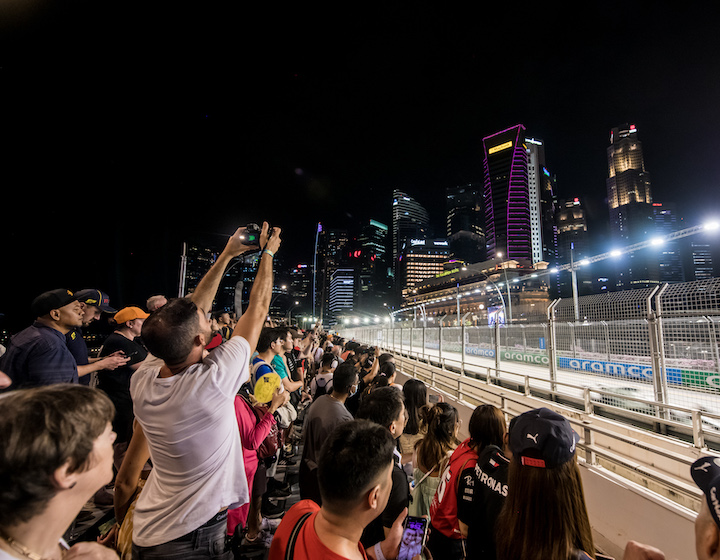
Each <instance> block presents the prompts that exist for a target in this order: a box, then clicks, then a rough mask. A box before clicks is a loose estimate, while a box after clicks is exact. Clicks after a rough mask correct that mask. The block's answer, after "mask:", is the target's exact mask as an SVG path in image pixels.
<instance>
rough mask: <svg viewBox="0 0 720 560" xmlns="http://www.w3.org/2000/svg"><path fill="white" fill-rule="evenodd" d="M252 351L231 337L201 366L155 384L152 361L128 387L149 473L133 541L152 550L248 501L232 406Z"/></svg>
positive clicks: (155, 369) (156, 369)
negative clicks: (146, 451)
mask: <svg viewBox="0 0 720 560" xmlns="http://www.w3.org/2000/svg"><path fill="white" fill-rule="evenodd" d="M250 353H251V352H250V347H249V345H248V343H247V341H246V340H245V339H244V338H242V337H240V336H234V337H232V338H231V339H230V340H228V341H227V342H225V343H223V344H222V345H221V346H218V347H217V348H215V349H214V350H213V351H212V352H210V354H208V356H207V357H206V358H205V359H204V360H203V361H202V362H201V363H198V364H195V365H192V366H190V367H189V368H187V369H186V370H185V371H183V372H181V373H179V374H177V375H174V376H172V377H166V378H160V377H158V373H159V372H160V368H161V367H162V366H163V362H162V360H159V359H158V358H155V357H153V356H149V357H148V359H147V360H146V361H145V362H143V365H142V366H140V368H139V369H138V370H137V371H136V372H135V374H134V375H133V376H132V379H131V381H130V394H131V396H132V399H133V406H134V410H135V417H136V418H137V420H138V422H139V423H140V425H141V426H142V429H143V431H144V432H145V436H146V438H147V440H148V447H149V449H150V457H151V459H152V462H153V469H152V471H151V473H150V476H149V477H148V479H147V482H146V483H145V487H144V488H143V491H142V492H141V493H140V496H139V498H138V501H137V505H136V507H135V516H134V518H133V542H134V543H135V544H136V545H138V546H145V547H147V546H156V545H159V544H163V543H166V542H169V541H171V540H173V539H176V538H178V537H181V536H183V535H185V534H187V533H189V532H191V531H194V530H195V529H197V528H198V527H200V526H202V525H204V524H205V523H206V522H207V521H209V520H210V519H211V518H212V517H213V515H215V514H216V513H218V512H219V511H220V510H221V509H222V508H224V507H230V508H233V507H239V506H240V505H242V504H244V503H247V502H248V501H249V495H248V488H247V478H246V475H245V466H244V462H243V451H242V445H241V443H240V431H239V428H238V424H237V418H236V416H235V408H234V400H235V395H236V394H237V392H238V390H239V389H240V387H241V386H242V384H243V383H245V382H246V381H247V380H248V375H249V372H248V364H249V358H250Z"/></svg>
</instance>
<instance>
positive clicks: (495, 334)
mask: <svg viewBox="0 0 720 560" xmlns="http://www.w3.org/2000/svg"><path fill="white" fill-rule="evenodd" d="M719 288H720V279H718V278H715V279H711V280H703V281H697V282H688V283H682V284H672V285H668V284H665V285H662V286H657V287H654V288H647V289H640V290H629V291H623V292H614V293H605V294H599V295H591V296H583V297H580V298H578V299H577V300H576V302H575V301H573V300H572V299H559V300H555V301H553V302H551V303H550V305H549V306H548V307H547V309H546V317H547V320H546V321H545V322H544V323H517V322H516V323H513V324H510V325H506V324H495V325H488V326H471V325H466V324H463V321H456V324H458V323H459V324H460V326H444V324H443V323H444V322H445V321H439V325H437V326H427V325H423V324H419V323H418V322H417V321H415V322H412V321H406V322H405V321H401V322H397V323H394V324H393V325H392V327H391V326H384V327H381V326H367V327H356V328H349V329H343V331H342V334H343V336H345V337H347V338H355V339H357V340H359V341H362V342H364V343H367V344H370V345H379V346H382V347H384V348H387V349H389V350H391V351H393V352H396V353H400V354H403V355H406V356H410V357H413V358H416V359H418V360H421V361H424V362H426V363H428V364H435V365H437V366H439V367H440V368H441V369H443V370H450V371H454V372H456V373H458V374H460V377H459V378H458V379H457V380H455V381H453V383H455V382H457V383H459V386H458V389H457V390H458V391H460V392H463V385H464V383H465V382H466V381H467V382H468V383H471V381H470V380H480V381H485V382H486V383H492V384H496V385H501V386H502V385H505V386H510V387H515V388H519V389H520V390H521V391H522V392H525V393H530V394H543V395H545V396H546V397H547V398H549V399H551V400H553V401H567V402H570V403H575V405H577V406H579V407H580V408H581V409H582V410H584V411H585V412H587V413H598V414H605V415H608V416H612V417H617V418H621V419H624V420H625V421H627V422H630V423H632V424H633V425H640V426H644V427H648V428H651V429H653V430H655V431H658V432H659V433H661V434H668V435H672V436H674V437H679V438H681V439H684V440H687V441H689V442H691V443H692V445H693V446H695V447H696V448H704V447H706V446H708V445H709V446H711V447H713V448H716V449H720V351H719V342H720V332H719V330H720V300H719V298H718V293H719V292H720V289H719ZM575 305H577V307H578V311H579V313H578V316H579V317H580V319H581V320H580V321H575ZM472 382H474V381H472Z"/></svg>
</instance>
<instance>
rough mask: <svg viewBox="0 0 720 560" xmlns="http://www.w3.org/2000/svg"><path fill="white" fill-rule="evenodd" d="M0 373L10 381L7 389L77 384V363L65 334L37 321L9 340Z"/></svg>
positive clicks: (0, 363)
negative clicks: (54, 384) (10, 383)
mask: <svg viewBox="0 0 720 560" xmlns="http://www.w3.org/2000/svg"><path fill="white" fill-rule="evenodd" d="M0 370H2V371H4V372H5V373H6V374H7V375H8V377H10V379H12V385H10V387H9V388H8V390H13V389H23V388H28V387H39V386H41V385H52V384H53V383H77V382H78V371H77V363H76V362H75V358H74V357H73V355H72V354H71V353H70V350H68V347H67V343H66V340H65V335H64V334H63V333H61V332H60V331H58V330H55V329H53V328H52V327H48V326H47V325H44V324H43V323H40V322H39V321H35V322H34V323H33V324H32V325H31V326H29V327H28V328H26V329H24V330H22V331H20V332H19V333H17V334H16V335H15V336H13V337H12V339H10V344H9V346H8V349H7V352H5V354H4V355H3V356H2V358H0Z"/></svg>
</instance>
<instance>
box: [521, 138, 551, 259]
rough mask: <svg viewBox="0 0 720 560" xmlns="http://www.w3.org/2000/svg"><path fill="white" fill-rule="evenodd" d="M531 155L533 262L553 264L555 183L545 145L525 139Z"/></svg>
mask: <svg viewBox="0 0 720 560" xmlns="http://www.w3.org/2000/svg"><path fill="white" fill-rule="evenodd" d="M525 145H526V147H527V148H526V149H527V155H528V195H529V206H530V242H531V246H532V262H533V264H536V263H539V262H547V263H549V262H553V261H555V259H556V258H557V256H556V251H557V247H556V245H557V239H556V234H557V232H556V230H555V211H556V199H555V188H554V183H555V179H554V178H553V177H552V176H551V174H550V171H548V169H547V167H546V165H545V145H544V143H543V141H542V140H539V139H537V138H525Z"/></svg>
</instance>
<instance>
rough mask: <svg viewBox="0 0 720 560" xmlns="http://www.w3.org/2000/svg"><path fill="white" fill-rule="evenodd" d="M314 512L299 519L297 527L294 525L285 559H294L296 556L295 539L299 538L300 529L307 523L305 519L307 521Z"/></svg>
mask: <svg viewBox="0 0 720 560" xmlns="http://www.w3.org/2000/svg"><path fill="white" fill-rule="evenodd" d="M311 514H312V512H310V511H309V512H307V513H305V514H303V515H302V517H300V519H298V522H297V523H296V524H295V527H293V530H292V531H291V532H290V537H289V538H288V544H287V548H285V560H293V558H294V556H295V541H296V540H297V537H298V534H299V533H300V529H302V526H303V525H304V524H305V521H307V518H308V517H310V515H311Z"/></svg>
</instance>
